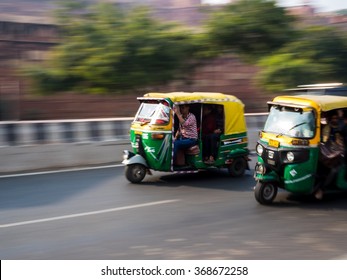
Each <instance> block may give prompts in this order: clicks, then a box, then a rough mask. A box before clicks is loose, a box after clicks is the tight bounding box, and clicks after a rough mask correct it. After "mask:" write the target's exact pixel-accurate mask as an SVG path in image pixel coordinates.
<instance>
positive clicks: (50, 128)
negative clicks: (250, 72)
mask: <svg viewBox="0 0 347 280" xmlns="http://www.w3.org/2000/svg"><path fill="white" fill-rule="evenodd" d="M266 116H267V113H254V114H245V117H246V122H247V129H248V131H249V136H248V137H249V138H250V140H252V138H253V134H254V132H256V133H258V131H259V130H260V129H261V128H262V127H263V125H264V122H265V119H266ZM132 120H133V118H107V119H80V120H47V121H4V122H0V146H23V145H42V144H57V143H59V144H60V143H89V142H98V141H118V140H126V139H128V138H129V128H130V124H131V121H132Z"/></svg>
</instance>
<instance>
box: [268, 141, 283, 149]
mask: <svg viewBox="0 0 347 280" xmlns="http://www.w3.org/2000/svg"><path fill="white" fill-rule="evenodd" d="M269 146H271V147H275V148H278V147H279V146H280V142H279V141H277V140H273V139H269Z"/></svg>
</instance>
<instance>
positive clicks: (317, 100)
mask: <svg viewBox="0 0 347 280" xmlns="http://www.w3.org/2000/svg"><path fill="white" fill-rule="evenodd" d="M273 102H278V103H286V104H288V105H301V106H308V107H314V108H316V109H318V110H321V111H323V112H326V111H330V110H334V109H340V108H347V96H335V95H307V94H303V95H288V96H286V95H284V96H277V97H275V98H274V100H273Z"/></svg>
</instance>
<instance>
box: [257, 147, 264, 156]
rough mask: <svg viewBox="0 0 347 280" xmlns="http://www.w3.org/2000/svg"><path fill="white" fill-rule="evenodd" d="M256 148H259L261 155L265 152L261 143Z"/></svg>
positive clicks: (258, 151) (258, 152)
mask: <svg viewBox="0 0 347 280" xmlns="http://www.w3.org/2000/svg"><path fill="white" fill-rule="evenodd" d="M256 150H257V154H258V155H259V156H261V155H262V154H263V152H264V148H263V146H262V145H260V144H258V145H257V148H256Z"/></svg>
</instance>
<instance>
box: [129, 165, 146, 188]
mask: <svg viewBox="0 0 347 280" xmlns="http://www.w3.org/2000/svg"><path fill="white" fill-rule="evenodd" d="M145 176H146V167H145V166H144V165H142V164H131V165H127V166H125V177H126V178H127V179H128V180H129V181H130V182H131V183H140V182H141V181H142V180H143V178H145Z"/></svg>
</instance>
